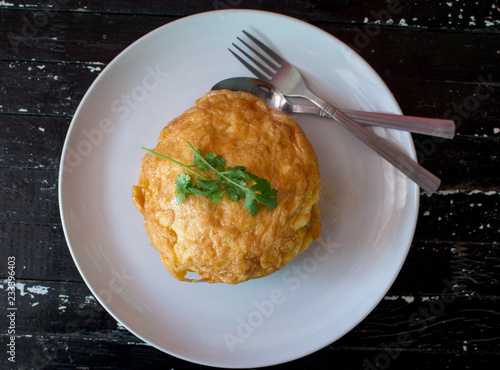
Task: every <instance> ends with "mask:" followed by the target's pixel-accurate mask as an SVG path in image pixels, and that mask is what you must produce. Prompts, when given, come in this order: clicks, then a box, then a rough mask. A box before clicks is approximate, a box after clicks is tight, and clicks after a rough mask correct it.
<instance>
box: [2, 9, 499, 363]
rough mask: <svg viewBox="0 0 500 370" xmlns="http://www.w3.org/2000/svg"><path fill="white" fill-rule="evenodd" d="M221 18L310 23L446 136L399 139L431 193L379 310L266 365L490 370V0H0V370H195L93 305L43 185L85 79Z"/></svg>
mask: <svg viewBox="0 0 500 370" xmlns="http://www.w3.org/2000/svg"><path fill="white" fill-rule="evenodd" d="M226 8H227V9H229V8H251V9H261V10H268V11H273V12H277V13H283V14H287V15H290V16H293V17H296V18H299V19H302V20H306V21H308V22H311V23H312V24H314V25H316V26H318V27H320V28H322V29H324V30H325V31H327V32H329V33H331V34H332V35H334V36H335V37H337V38H339V39H340V40H342V41H344V42H345V43H346V44H348V45H349V46H351V47H352V48H353V49H354V50H355V51H356V52H358V53H359V54H360V55H361V56H362V57H363V58H364V59H365V60H366V61H367V62H368V63H369V64H371V65H372V66H373V68H374V69H375V70H376V71H377V73H378V74H379V75H380V76H381V77H382V79H383V80H384V81H385V83H386V84H387V85H388V86H389V88H390V89H391V91H392V92H393V93H394V95H395V97H396V99H397V101H398V102H399V104H400V106H401V108H402V110H403V112H404V113H405V114H408V115H419V116H428V117H438V118H443V117H444V118H451V119H454V120H455V121H456V124H457V136H456V138H455V139H453V140H448V141H445V140H438V139H431V138H429V137H424V136H418V135H415V136H414V141H415V147H416V149H417V151H418V153H419V160H420V162H421V163H423V165H424V166H425V167H426V168H428V169H429V170H431V171H432V172H434V173H435V174H437V175H438V176H439V177H440V178H442V180H443V182H442V187H441V189H440V190H439V191H438V192H437V193H436V194H434V195H432V196H428V195H426V194H423V193H422V195H421V205H420V212H419V220H418V225H417V229H416V233H415V237H414V241H413V243H412V246H411V250H410V253H409V256H408V258H407V261H406V263H405V265H404V266H403V268H402V271H401V273H400V275H399V276H398V278H397V280H396V282H395V283H394V285H393V286H392V288H391V289H390V291H389V292H388V293H387V296H386V297H385V299H383V300H382V301H381V302H380V304H379V305H378V306H377V307H376V308H375V310H374V311H373V312H372V313H371V314H370V315H369V316H368V317H367V318H366V319H365V320H364V321H362V322H361V323H360V324H359V325H358V326H357V327H356V328H354V329H353V330H352V331H351V332H350V333H348V334H347V335H345V336H344V337H343V338H341V339H340V340H338V341H336V342H335V343H332V344H331V345H329V346H327V347H326V348H324V349H322V350H320V351H318V352H317V353H314V354H312V355H310V356H308V357H306V358H303V359H300V360H296V361H294V362H292V363H288V364H283V365H279V366H276V367H275V368H276V369H332V368H339V369H361V368H365V369H386V368H393V369H398V368H404V369H420V368H430V369H445V368H449V369H465V368H467V369H489V368H498V362H499V360H500V356H499V353H500V334H499V333H500V325H499V322H500V320H499V317H500V310H499V307H500V305H499V300H500V295H499V293H500V280H499V276H500V263H499V261H500V247H499V245H498V241H499V237H498V234H499V229H500V222H499V217H498V207H499V202H500V197H499V193H498V190H499V184H500V181H499V172H500V171H499V170H500V166H499V164H500V159H499V135H500V108H499V107H500V83H499V82H498V81H499V77H500V8H499V4H498V2H497V1H493V0H481V1H470V0H466V1H463V2H455V1H451V0H450V1H436V0H434V1H425V2H409V3H408V4H407V3H406V2H403V1H401V2H398V1H397V0H393V1H384V0H372V1H368V0H367V1H354V0H344V1H326V0H306V1H283V2H262V1H257V0H245V1H243V0H216V1H206V2H205V1H181V0H173V1H168V2H167V1H160V0H143V1H135V0H120V1H118V0H108V1H102V0H89V1H76V0H75V1H72V0H47V1H34V0H25V1H22V2H20V1H16V0H10V1H0V35H1V37H0V81H1V82H0V143H1V145H0V146H1V150H0V174H1V175H0V230H1V231H0V241H1V249H0V277H1V278H2V280H3V284H0V287H1V294H0V314H1V319H0V323H1V324H0V367H1V368H2V369H7V368H22V369H24V368H49V369H50V368H54V369H61V368H76V369H94V368H116V369H125V368H130V369H133V368H137V369H139V368H140V369H145V368H165V369H176V370H177V369H205V368H207V367H204V366H200V365H196V364H191V363H188V362H184V361H182V360H179V359H177V358H174V357H171V356H169V355H166V354H164V353H162V352H160V351H158V350H156V349H154V348H153V347H151V346H149V345H146V344H144V343H143V342H142V341H141V340H139V339H138V338H136V337H135V336H134V335H132V334H131V333H129V332H128V331H127V330H126V329H125V328H124V327H122V326H121V325H119V324H118V323H117V322H116V321H115V320H114V319H113V318H112V317H111V316H110V315H109V314H108V313H107V312H106V311H105V310H104V309H103V308H102V306H101V305H100V304H99V303H98V302H97V301H96V300H95V299H94V297H93V296H92V294H91V293H90V291H89V289H88V288H87V286H86V285H85V283H84V282H83V280H82V278H81V276H80V274H79V273H78V271H77V269H76V267H75V264H74V262H73V260H72V259H71V256H70V253H69V251H68V248H67V245H66V242H65V239H64V235H63V231H62V227H61V220H60V216H59V209H58V196H57V188H58V183H57V180H58V169H59V159H60V153H61V149H62V146H63V143H64V139H65V135H66V132H67V129H68V127H69V124H70V121H71V118H72V115H73V113H74V112H75V110H76V108H77V106H78V104H79V102H80V100H81V98H82V97H83V95H84V93H85V92H86V90H87V89H88V87H89V86H90V84H91V83H92V81H93V80H94V79H95V78H96V77H97V76H98V75H99V72H100V71H102V70H103V69H104V68H105V67H106V65H107V64H108V63H109V62H110V61H111V60H112V59H113V58H114V57H115V56H116V55H117V54H118V53H119V52H120V51H122V50H123V49H125V48H126V47H127V46H128V45H130V44H131V43H132V42H133V41H135V40H136V39H138V38H139V37H141V36H143V35H144V34H146V33H147V32H149V31H151V30H154V29H155V28H157V27H159V26H161V25H163V24H165V23H168V22H171V21H174V20H176V19H179V18H181V17H184V16H186V15H190V14H195V13H199V12H204V11H211V10H216V9H226ZM14 260H15V263H14V262H13V261H14ZM12 267H14V269H13V268H12ZM12 271H15V278H16V283H17V285H16V287H15V299H16V300H15V306H16V307H17V316H16V318H15V320H11V317H12V316H11V317H9V316H8V315H9V314H10V313H9V312H10V311H9V310H8V308H9V297H10V295H9V284H8V281H7V280H6V279H7V278H8V277H9V275H10V274H12ZM12 329H14V331H15V340H14V343H15V345H14V350H15V362H10V361H9V357H11V354H9V353H8V351H9V348H10V347H9V343H10V341H11V338H10V337H11V335H10V333H12V334H13V333H14V332H10V333H9V330H12ZM13 335H14V334H13ZM207 369H208V368H207Z"/></svg>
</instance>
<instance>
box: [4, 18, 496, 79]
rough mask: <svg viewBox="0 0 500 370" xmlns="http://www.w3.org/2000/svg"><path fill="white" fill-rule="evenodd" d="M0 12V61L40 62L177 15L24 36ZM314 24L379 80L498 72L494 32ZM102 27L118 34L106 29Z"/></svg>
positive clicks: (82, 51) (93, 50) (103, 45)
mask: <svg viewBox="0 0 500 370" xmlns="http://www.w3.org/2000/svg"><path fill="white" fill-rule="evenodd" d="M2 14H3V15H4V19H2V24H3V27H4V29H5V31H4V33H5V34H6V35H11V36H10V37H5V38H0V58H1V59H3V60H9V61H13V60H19V59H21V60H26V61H28V60H32V59H33V58H34V59H35V60H39V61H44V62H60V61H65V62H86V63H103V64H107V63H109V62H110V61H111V60H112V59H113V58H114V57H115V56H117V55H118V54H119V53H120V52H121V51H122V50H124V49H125V48H126V47H127V46H129V45H130V44H131V43H133V42H134V41H136V40H137V39H139V38H140V37H141V36H143V35H145V34H146V33H148V32H150V31H152V30H154V29H156V28H158V27H160V26H162V25H164V24H167V23H169V22H171V21H173V20H175V19H176V18H173V17H167V16H155V17H153V16H136V15H133V16H128V15H127V16H125V15H120V14H114V13H113V14H108V13H104V14H93V13H86V12H83V13H70V12H59V13H58V14H57V16H55V17H54V18H51V19H50V23H48V24H47V25H46V26H44V27H42V28H40V30H39V31H37V32H36V33H35V31H33V36H31V37H26V36H23V35H22V34H19V32H20V31H19V27H20V25H19V19H16V17H7V16H6V14H5V13H2V12H0V16H2ZM103 24H106V28H105V29H103V27H102V25H103ZM315 25H316V26H318V27H319V28H321V29H323V30H325V31H326V32H328V33H330V34H332V35H333V36H335V37H337V38H339V39H340V40H341V41H343V42H345V43H346V44H347V45H349V46H351V47H352V48H353V49H354V50H356V51H357V52H358V53H359V54H360V55H361V56H362V57H363V58H364V59H366V60H367V61H368V63H370V64H371V65H372V66H373V68H374V69H375V70H376V71H377V72H378V73H380V74H381V75H382V77H383V78H397V79H400V80H403V81H419V80H438V81H442V80H445V81H453V82H458V81H461V82H465V81H467V82H469V81H474V80H476V79H477V77H478V76H479V75H485V76H487V75H489V74H494V75H498V72H499V71H500V54H498V53H496V50H499V49H500V41H499V38H498V32H497V33H492V32H466V31H462V32H458V31H457V32H442V31H441V30H428V29H421V28H419V29H412V28H403V29H399V28H392V27H389V26H383V25H373V26H370V25H349V24H347V25H345V24H338V23H329V22H328V23H327V22H318V23H315ZM107 29H117V30H120V32H115V33H110V32H107V31H106V30H107ZM235 36H236V35H235ZM443 49H445V50H444V51H443ZM479 61H480V62H479ZM478 62H479V63H478ZM497 82H498V81H497Z"/></svg>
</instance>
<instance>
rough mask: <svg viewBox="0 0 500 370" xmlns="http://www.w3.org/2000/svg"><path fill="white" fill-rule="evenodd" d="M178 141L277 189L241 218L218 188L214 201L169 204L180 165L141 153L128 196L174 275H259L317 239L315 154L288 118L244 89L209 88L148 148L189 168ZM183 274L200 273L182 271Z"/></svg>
mask: <svg viewBox="0 0 500 370" xmlns="http://www.w3.org/2000/svg"><path fill="white" fill-rule="evenodd" d="M186 142H189V143H191V144H192V145H193V146H194V147H195V148H199V149H200V151H201V154H202V155H205V154H206V153H209V152H214V153H216V154H218V155H220V156H222V157H223V158H225V159H226V160H227V162H226V165H227V167H230V166H244V167H246V169H247V171H248V172H251V173H253V174H255V175H257V176H259V177H261V178H264V179H267V180H268V181H269V182H270V183H271V186H272V187H273V188H275V189H276V190H277V191H278V195H277V200H278V206H277V208H275V209H274V210H269V209H268V208H267V207H266V206H263V205H260V204H259V211H258V212H257V214H256V215H255V216H251V215H250V214H249V212H248V210H247V209H246V208H244V206H243V204H244V200H240V201H237V202H231V201H230V200H229V199H227V197H226V195H224V197H223V199H222V200H221V201H219V202H218V203H212V202H211V201H210V200H209V199H208V198H207V197H206V196H203V195H188V196H187V198H186V200H185V201H184V202H183V203H182V204H177V202H176V199H175V198H176V194H175V190H176V184H175V180H176V178H177V175H178V174H179V173H181V172H185V170H184V169H183V168H182V167H180V166H178V165H176V164H174V163H171V162H170V161H167V160H165V159H161V158H159V157H157V156H154V155H151V154H146V155H145V157H144V158H143V160H142V171H141V174H140V177H139V183H138V185H136V186H134V187H133V189H132V197H133V201H134V204H135V206H136V207H137V209H138V210H139V211H140V212H141V213H142V214H143V216H144V227H145V229H146V232H147V234H148V236H149V239H150V242H151V244H152V245H153V246H154V247H155V248H156V249H157V250H158V251H159V252H160V258H161V260H162V262H163V264H164V265H165V267H166V268H167V270H168V271H169V272H170V273H171V274H172V275H173V276H174V277H176V278H177V279H179V280H184V281H204V282H210V283H217V282H223V283H228V284H236V283H240V282H243V281H246V280H249V279H255V278H259V277H262V276H266V275H269V274H271V273H273V272H275V271H277V270H279V269H281V268H282V267H284V266H285V265H286V264H287V263H288V262H289V261H290V260H292V259H293V258H295V257H296V256H297V254H299V253H300V252H303V251H304V250H305V249H306V248H307V246H308V245H309V243H310V242H311V241H312V240H313V239H316V238H318V237H319V233H320V231H321V223H320V220H319V209H318V205H317V201H318V199H319V195H320V175H319V167H318V160H317V158H316V155H315V153H314V150H313V148H312V146H311V144H310V143H309V141H308V140H307V138H306V136H305V135H304V133H303V131H302V130H301V129H300V127H299V126H298V125H297V123H295V121H293V120H292V119H291V118H290V117H288V116H286V115H285V114H283V113H281V112H278V111H275V110H271V109H269V108H268V107H267V106H266V104H265V103H264V102H263V101H262V100H260V99H258V98H256V97H255V96H253V95H251V94H249V93H244V92H232V91H228V90H219V91H211V92H209V93H207V94H206V95H205V96H203V97H202V98H200V99H198V100H197V101H196V102H195V106H194V107H193V108H191V109H189V110H187V111H186V112H185V113H184V114H182V115H181V116H179V117H178V118H176V119H174V120H173V121H172V122H171V123H169V124H168V125H167V126H166V127H165V128H164V129H163V131H162V132H161V135H160V137H159V139H158V145H157V146H156V148H155V149H154V151H155V152H158V153H161V154H163V155H166V156H168V157H171V158H173V159H175V160H177V161H179V162H182V163H185V164H189V165H190V164H192V163H193V152H192V151H191V150H190V149H189V147H188V146H187V145H186ZM188 272H195V273H197V274H198V275H199V276H200V279H199V280H197V279H189V278H187V277H186V273H188Z"/></svg>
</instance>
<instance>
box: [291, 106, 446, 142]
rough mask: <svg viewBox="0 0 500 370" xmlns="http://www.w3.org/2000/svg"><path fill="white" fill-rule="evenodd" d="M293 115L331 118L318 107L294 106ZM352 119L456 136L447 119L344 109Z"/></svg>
mask: <svg viewBox="0 0 500 370" xmlns="http://www.w3.org/2000/svg"><path fill="white" fill-rule="evenodd" d="M290 108H291V113H304V114H313V115H316V116H320V117H328V118H331V117H330V115H328V113H326V112H325V111H324V110H322V109H320V108H318V107H311V106H308V105H299V104H292V105H291V106H290ZM342 111H343V112H344V113H345V114H347V115H348V116H349V117H351V118H352V119H354V120H356V121H357V122H359V123H361V124H363V125H366V126H379V127H384V128H390V129H395V130H402V131H408V132H413V133H415V134H423V135H431V136H436V137H443V138H447V139H451V138H453V137H454V136H455V122H453V121H451V120H447V119H438V118H425V117H414V116H402V115H399V114H389V113H377V112H363V111H354V110H347V109H342Z"/></svg>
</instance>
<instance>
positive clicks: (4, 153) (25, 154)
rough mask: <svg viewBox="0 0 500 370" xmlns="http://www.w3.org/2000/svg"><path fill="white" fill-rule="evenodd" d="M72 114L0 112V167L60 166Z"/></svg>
mask: <svg viewBox="0 0 500 370" xmlns="http://www.w3.org/2000/svg"><path fill="white" fill-rule="evenodd" d="M70 121H71V117H70V116H67V117H56V116H35V115H27V114H3V115H2V114H0V133H1V134H0V167H8V168H23V169H27V168H29V169H48V170H57V169H58V168H59V162H60V155H61V152H62V147H63V144H64V139H65V137H66V133H67V131H68V127H69V123H70Z"/></svg>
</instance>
